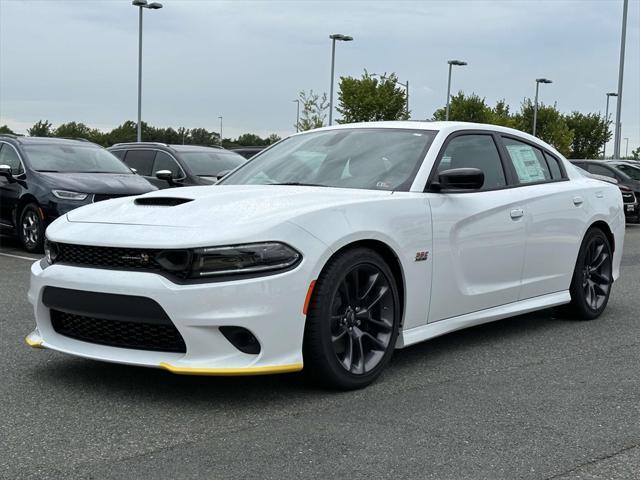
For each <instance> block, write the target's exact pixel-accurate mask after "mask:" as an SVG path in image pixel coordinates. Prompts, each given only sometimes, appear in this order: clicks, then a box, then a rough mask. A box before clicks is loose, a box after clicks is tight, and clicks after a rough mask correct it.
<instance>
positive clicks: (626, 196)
mask: <svg viewBox="0 0 640 480" xmlns="http://www.w3.org/2000/svg"><path fill="white" fill-rule="evenodd" d="M622 201H623V202H624V203H635V201H636V197H634V195H633V193H631V192H622Z"/></svg>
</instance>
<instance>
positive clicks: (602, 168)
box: [570, 160, 640, 222]
mask: <svg viewBox="0 0 640 480" xmlns="http://www.w3.org/2000/svg"><path fill="white" fill-rule="evenodd" d="M570 162H571V163H573V164H574V165H577V166H578V167H580V168H582V169H584V170H586V171H587V172H589V173H591V174H594V175H600V176H603V177H608V178H612V179H614V180H616V181H617V182H618V185H619V186H620V187H621V188H620V190H621V191H622V198H623V200H624V208H625V215H626V218H627V221H630V222H640V166H639V165H636V164H635V163H634V162H628V161H624V160H570ZM622 187H626V188H622ZM634 197H635V198H634ZM634 200H635V201H634Z"/></svg>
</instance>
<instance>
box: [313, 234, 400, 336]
mask: <svg viewBox="0 0 640 480" xmlns="http://www.w3.org/2000/svg"><path fill="white" fill-rule="evenodd" d="M354 248H368V249H370V250H373V251H374V252H376V253H377V254H378V255H380V256H381V257H382V258H383V259H384V261H385V262H386V263H387V265H389V268H390V269H391V273H393V277H394V280H395V282H396V285H397V286H398V296H399V297H400V324H399V326H400V327H402V325H403V324H404V312H405V310H406V309H405V301H406V288H405V275H404V269H403V268H402V263H401V261H400V257H399V256H398V254H397V253H396V252H395V250H394V249H393V248H391V246H389V245H388V244H387V243H385V242H383V241H381V240H375V239H372V238H367V239H361V240H354V241H351V242H349V243H347V244H345V245H343V246H341V247H340V248H339V249H338V250H336V251H335V252H333V254H332V255H331V256H330V257H329V258H328V259H327V261H326V262H325V263H324V266H323V267H322V270H324V268H325V266H326V265H328V264H329V262H330V261H331V260H332V259H333V258H335V257H336V256H337V255H339V254H341V253H343V252H345V251H347V250H352V249H354Z"/></svg>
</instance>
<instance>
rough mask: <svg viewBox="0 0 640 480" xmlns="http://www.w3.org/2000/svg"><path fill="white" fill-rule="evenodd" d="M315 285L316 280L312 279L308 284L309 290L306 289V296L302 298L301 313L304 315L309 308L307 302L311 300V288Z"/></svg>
mask: <svg viewBox="0 0 640 480" xmlns="http://www.w3.org/2000/svg"><path fill="white" fill-rule="evenodd" d="M315 286H316V281H315V280H312V281H311V283H310V284H309V290H307V297H306V298H305V299H304V306H303V307H302V313H304V314H305V315H306V314H307V311H308V310H309V303H310V302H311V295H312V294H313V289H314V287H315Z"/></svg>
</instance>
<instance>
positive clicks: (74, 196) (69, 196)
mask: <svg viewBox="0 0 640 480" xmlns="http://www.w3.org/2000/svg"><path fill="white" fill-rule="evenodd" d="M52 192H53V195H54V196H55V197H57V198H59V199H60V200H84V199H85V198H87V196H88V194H87V193H80V192H70V191H68V190H52Z"/></svg>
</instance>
